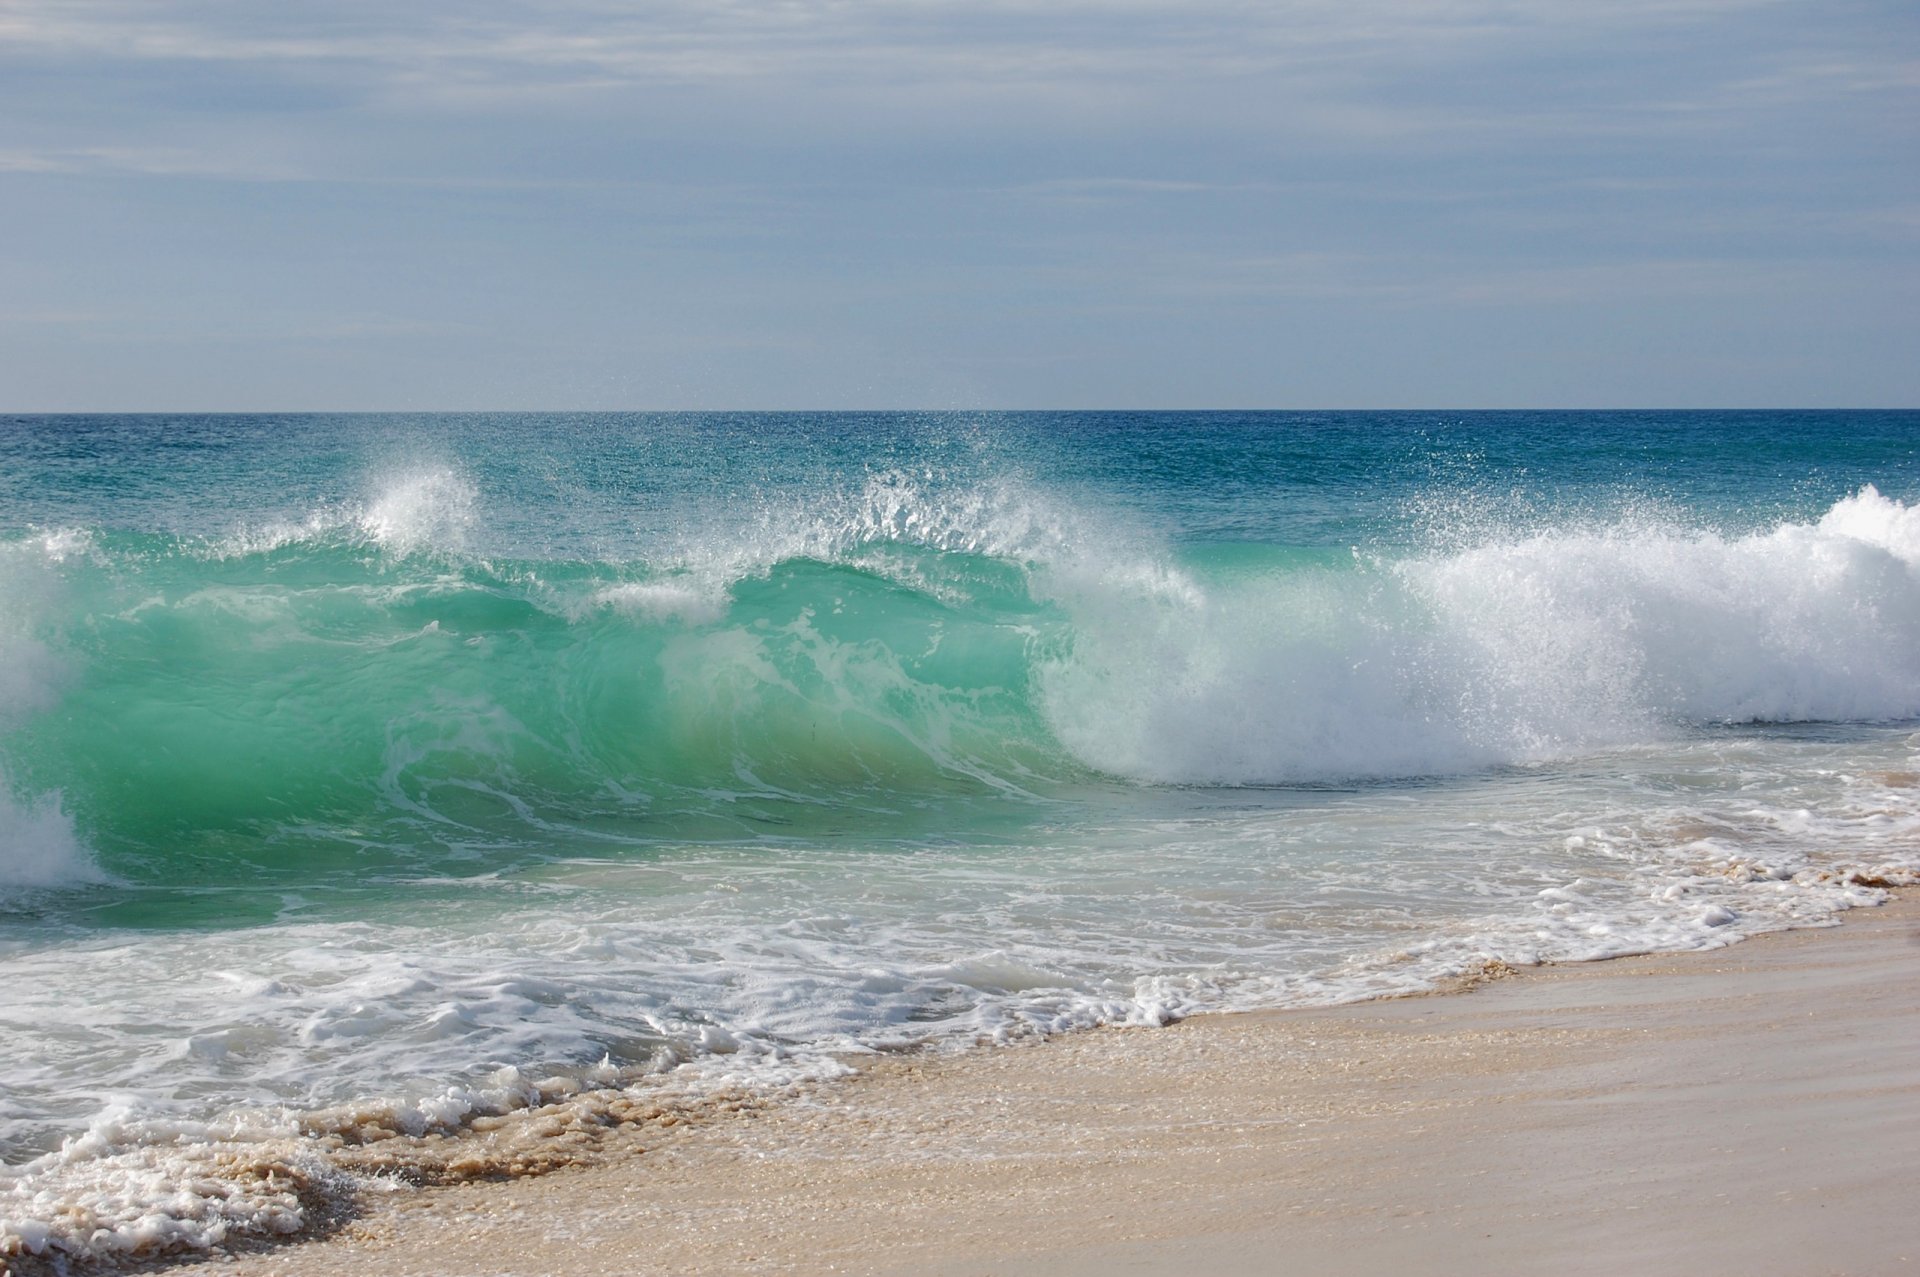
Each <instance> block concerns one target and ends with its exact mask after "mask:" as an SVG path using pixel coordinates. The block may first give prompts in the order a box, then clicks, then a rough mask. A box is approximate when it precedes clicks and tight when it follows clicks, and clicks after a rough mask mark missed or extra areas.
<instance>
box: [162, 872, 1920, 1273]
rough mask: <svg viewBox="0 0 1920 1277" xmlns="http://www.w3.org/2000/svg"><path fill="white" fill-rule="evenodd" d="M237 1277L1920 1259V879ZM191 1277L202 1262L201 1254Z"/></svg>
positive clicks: (569, 1183) (492, 1210)
mask: <svg viewBox="0 0 1920 1277" xmlns="http://www.w3.org/2000/svg"><path fill="white" fill-rule="evenodd" d="M634 1139H635V1140H636V1141H639V1142H644V1143H646V1144H647V1145H649V1146H650V1147H648V1149H647V1150H646V1151H645V1152H644V1153H642V1152H639V1151H637V1147H635V1148H628V1149H626V1150H624V1151H615V1152H613V1153H611V1154H610V1155H609V1156H607V1157H606V1158H605V1159H604V1160H602V1161H601V1162H599V1163H598V1164H596V1165H590V1166H586V1167H581V1168H575V1169H569V1170H563V1171H558V1172H555V1173H553V1174H550V1175H546V1176H542V1177H539V1178H532V1179H520V1180H513V1181H508V1182H500V1183H475V1184H465V1185H458V1186H453V1187H447V1188H435V1189H418V1190H412V1189H408V1190H399V1191H396V1192H394V1193H392V1194H390V1195H388V1196H386V1197H385V1198H383V1199H382V1200H380V1201H378V1202H376V1203H374V1204H372V1205H371V1206H370V1208H369V1210H368V1212H367V1214H366V1215H365V1216H364V1217H362V1218H361V1219H359V1220H356V1221H354V1222H352V1223H350V1224H348V1225H347V1226H345V1227H344V1228H342V1229H341V1230H339V1231H338V1232H336V1233H335V1234H333V1235H332V1236H331V1237H328V1238H326V1239H323V1240H319V1241H315V1242H310V1243H306V1244H295V1245H288V1246H282V1247H277V1248H274V1249H272V1250H269V1251H265V1252H262V1253H258V1254H254V1255H250V1256H245V1257H242V1258H238V1259H232V1260H224V1259H216V1260H215V1261H213V1264H214V1266H216V1267H217V1268H218V1269H219V1270H220V1271H221V1272H222V1273H229V1274H246V1275H248V1277H255V1275H259V1274H267V1273H278V1274H285V1275H286V1277H296V1275H305V1274H338V1273H382V1274H447V1275H450V1277H451V1275H455V1274H460V1275H472V1277H481V1275H486V1277H504V1275H507V1274H516V1275H517V1274H528V1275H532V1274H589V1273H592V1274H601V1273H604V1274H655V1273H659V1274H667V1273H673V1274H692V1273H715V1274H719V1273H752V1272H768V1273H874V1274H880V1273H887V1274H943V1275H954V1277H958V1275H961V1274H1009V1275H1011V1274H1064V1275H1067V1277H1075V1275H1078V1274H1087V1275H1089V1277H1091V1275H1092V1274H1096V1273H1099V1274H1110V1273H1119V1274H1147V1273H1166V1274H1174V1273H1181V1274H1185V1273H1207V1274H1210V1275H1212V1277H1230V1275H1232V1274H1256V1273H1257V1274H1273V1273H1292V1272H1299V1273H1314V1274H1376V1273H1377V1274H1408V1273H1420V1274H1433V1275H1442V1277H1444V1275H1446V1274H1475V1275H1485V1274H1508V1273H1511V1274H1535V1273H1556V1274H1601V1273H1605V1274H1640V1275H1643V1277H1644V1275H1659V1274H1688V1275H1689V1277H1693V1275H1714V1274H1726V1275H1727V1277H1735V1275H1738V1277H1764V1275H1767V1274H1793V1275H1795V1277H1799V1275H1804V1274H1858V1275H1861V1277H1867V1275H1878V1274H1889V1273H1900V1272H1920V1220H1917V1219H1916V1212H1915V1209H1914V1197H1913V1193H1914V1185H1915V1183H1916V1176H1920V901H1917V900H1916V899H1915V898H1914V895H1913V893H1911V892H1909V893H1908V897H1907V898H1906V899H1904V900H1895V901H1893V902H1892V903H1890V904H1888V905H1887V906H1885V907H1882V908H1878V909H1865V910H1856V911H1854V912H1853V913H1851V914H1849V915H1848V916H1847V920H1846V922H1845V925H1843V926H1842V927H1839V928H1837V929H1827V930H1820V931H1800V932H1792V933H1786V934H1782V935H1774V936H1766V937H1762V938H1760V939H1758V940H1754V941H1750V942H1748V943H1745V944H1741V945H1737V946H1734V947H1731V948H1728V949H1724V950H1719V951H1716V952H1713V953H1707V954H1684V955H1677V956H1671V957H1649V958H1630V959H1622V960H1618V961H1614V962H1606V963H1594V964H1585V965H1579V966H1569V967H1556V968H1546V969H1541V970H1535V971H1527V972H1522V973H1519V974H1517V975H1514V976H1512V977H1510V978H1503V979H1498V980H1494V981H1491V982H1489V983H1486V984H1483V985H1481V986H1480V987H1478V988H1476V989H1474V990H1472V991H1471V992H1469V993H1464V994H1442V995H1435V996H1430V997H1420V998H1409V999H1404V1000H1399V1001H1391V1002H1375V1003H1368V1004H1363V1005H1359V1006H1352V1007H1345V1008H1337V1009H1333V1010H1325V1011H1294V1012H1275V1013H1264V1014H1251V1015H1222V1016H1208V1017H1199V1018H1195V1019H1193V1020H1190V1021H1187V1022H1186V1023H1184V1024H1179V1025H1175V1026H1173V1027H1171V1028H1166V1029H1128V1030H1106V1031H1099V1032H1092V1033H1083V1034H1077V1035H1072V1036H1068V1037H1065V1038H1060V1039H1056V1040H1053V1041H1049V1042H1045V1043H1040V1044H1036V1045H1032V1046H1025V1047H1012V1048H1005V1049H1001V1050H990V1051H977V1052H973V1053H970V1054H967V1055H963V1056H959V1057H945V1058H932V1059H919V1058H915V1059H906V1060H893V1061H887V1062H884V1063H882V1064H880V1065H878V1066H877V1067H875V1068H873V1069H871V1070H869V1072H868V1073H867V1074H866V1075H864V1076H863V1077H861V1078H858V1079H855V1080H853V1081H850V1082H845V1083H840V1084H836V1085H831V1086H826V1087H823V1088H820V1089H818V1090H816V1091H814V1092H812V1093H811V1094H809V1095H807V1096H805V1097H803V1098H801V1099H799V1100H797V1101H794V1102H791V1103H787V1104H782V1105H779V1106H776V1107H774V1108H772V1109H768V1110H764V1111H761V1112H759V1113H756V1114H745V1115H735V1116H732V1117H729V1118H727V1119H724V1120H720V1121H716V1122H711V1123H706V1124H702V1125H697V1126H694V1127H691V1128H687V1129H684V1130H680V1131H677V1132H672V1133H669V1134H668V1136H667V1138H665V1139H664V1141H663V1140H662V1139H661V1133H660V1132H658V1131H657V1130H656V1131H652V1132H641V1133H637V1134H636V1135H635V1136H634ZM186 1271H189V1272H192V1271H205V1269H204V1268H199V1269H196V1268H195V1266H192V1265H189V1266H188V1268H187V1270H186Z"/></svg>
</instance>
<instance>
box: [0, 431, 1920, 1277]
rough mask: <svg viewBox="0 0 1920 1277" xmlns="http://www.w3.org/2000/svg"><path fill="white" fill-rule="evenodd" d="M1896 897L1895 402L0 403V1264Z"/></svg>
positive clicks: (1901, 728)
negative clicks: (612, 1135) (920, 1051)
mask: <svg viewBox="0 0 1920 1277" xmlns="http://www.w3.org/2000/svg"><path fill="white" fill-rule="evenodd" d="M1916 871H1920V413H1911V412H1879V413H1867V412H1861V413H1611V414H1607V413H1585V414H1582V413H1561V414H1553V413H1486V414H1458V413H1455V414H1438V413H1429V414H1419V413H1396V414H1363V413H1354V414H1289V413H1248V414H1180V413H1163V414H1127V413H1077V414H1014V415H1003V416H969V415H965V414H931V415H927V414H917V415H916V414H800V413H795V414H766V415H743V416H725V415H690V416H676V415H587V416H565V415H541V414H498V415H483V416H472V417H459V416H414V417H396V416H347V417H313V416H308V417H249V416H226V417H23V418H5V419H0V990H3V991H0V1038H4V1040H5V1041H6V1042H7V1044H8V1050H7V1052H6V1053H5V1057H4V1059H0V1070H3V1072H0V1257H4V1256H12V1257H15V1258H19V1257H38V1258H39V1260H44V1261H48V1262H52V1261H55V1260H60V1259H63V1258H71V1257H84V1258H113V1257H125V1256H146V1255H151V1254H157V1253H164V1252H168V1251H176V1250H177V1251H192V1250H200V1249H206V1248H209V1247H214V1246H218V1245H221V1244H223V1243H225V1242H228V1241H231V1240H236V1239H240V1238H244V1237H254V1236H271V1235H277V1234H282V1233H290V1232H297V1231H298V1230H300V1229H301V1228H303V1227H305V1226H307V1224H308V1223H310V1222H311V1220H312V1219H313V1218H315V1215H316V1212H323V1211H324V1210H326V1209H327V1208H328V1204H329V1203H337V1202H338V1201H342V1200H345V1199H346V1198H348V1197H350V1196H351V1195H352V1194H354V1193H356V1192H366V1191H371V1190H372V1189H373V1188H377V1187H378V1186H380V1185H382V1184H388V1183H391V1182H392V1180H393V1178H394V1177H395V1176H399V1177H401V1178H407V1177H409V1175H411V1176H412V1177H415V1178H420V1177H424V1176H427V1175H428V1174H429V1173H431V1174H442V1173H444V1172H445V1163H446V1158H445V1155H444V1145H445V1141H444V1140H442V1141H439V1142H436V1141H435V1138H434V1137H436V1136H441V1137H450V1136H458V1135H460V1134H461V1133H463V1132H468V1131H471V1130H472V1129H474V1127H475V1124H476V1123H479V1124H480V1125H481V1126H482V1127H486V1126H488V1124H490V1123H496V1122H498V1121H500V1120H504V1117H507V1116H511V1115H513V1114H515V1113H520V1112H523V1111H525V1110H528V1109H529V1108H532V1107H537V1106H543V1105H545V1106H560V1107H564V1106H566V1105H568V1104H574V1105H579V1104H587V1103H589V1102H590V1103H591V1104H592V1105H596V1106H597V1107H595V1108H594V1109H593V1112H594V1113H596V1114H600V1115H602V1116H604V1114H605V1113H606V1112H608V1111H609V1109H608V1105H609V1104H610V1103H612V1102H613V1099H612V1098H610V1097H613V1098H617V1099H619V1100H620V1102H622V1103H627V1104H646V1105H652V1106H653V1107H654V1108H655V1109H657V1108H658V1106H659V1105H661V1104H671V1105H698V1104H701V1103H718V1102H728V1103H737V1102H740V1100H741V1097H743V1096H745V1097H754V1096H772V1095H777V1094H779V1093H781V1088H784V1087H790V1086H792V1085H794V1084H797V1083H803V1082H812V1081H819V1080H826V1079H831V1078H834V1077H837V1076H840V1075H842V1074H844V1073H845V1072H847V1071H848V1070H850V1069H853V1068H857V1067H858V1064H859V1061H860V1060H861V1059H862V1058H864V1057H868V1056H871V1055H872V1054H874V1053H876V1052H882V1051H890V1050H896V1049H906V1048H927V1049H963V1048H969V1047H978V1046H981V1045H982V1044H991V1043H996V1042H1007V1041H1011V1040H1016V1039H1020V1038H1024V1037H1029V1036H1033V1035H1041V1034H1048V1033H1057V1032H1062V1031H1067V1030H1072V1029H1077V1028H1085V1027H1092V1026H1096V1025H1102V1024H1148V1025H1151V1024H1163V1023H1166V1022H1168V1021H1171V1020H1173V1019H1177V1018H1180V1017H1182V1016H1186V1015H1190V1014H1194V1013H1197V1012H1203V1011H1210V1010H1229V1009H1241V1008H1253V1007H1271V1006H1283V1005H1305V1004H1324V1003H1332V1002H1339V1001H1348V1000H1353V999H1359V998H1367V997H1378V996H1387V995H1393V994H1398V993H1405V992H1412V991H1417V990H1423V989H1431V988H1435V987H1439V986H1442V985H1444V984H1446V983H1447V982H1449V981H1453V980H1457V979H1460V978H1462V977H1472V976H1474V975H1475V974H1476V973H1480V972H1484V971H1486V970H1489V969H1497V968H1498V967H1499V966H1500V965H1502V964H1505V965H1524V964H1532V963H1539V962H1547V961H1577V960H1590V959H1600V958H1606V957H1612V956H1617V955H1622V954H1628V953H1640V952H1648V951H1658V950H1684V949H1698V948H1709V947H1715V946H1719V945H1724V944H1727V943H1731V942H1733V941H1736V940H1738V939H1741V938H1743V937H1746V936H1750V935H1753V934H1756V933H1759V932H1763V931H1768V930H1776V929H1779V928H1783V927H1792V926H1810V925H1823V924H1827V923H1830V922H1831V921H1832V920H1833V919H1834V918H1835V917H1836V916H1837V915H1838V914H1839V913H1840V912H1842V911H1844V910H1846V909H1849V908H1853V907H1856V906H1860V905H1869V904H1873V903H1876V902H1877V901H1878V900H1880V899H1881V898H1882V897H1883V895H1884V891H1885V889H1886V887H1887V886H1889V885H1893V884H1898V883H1903V882H1911V881H1914V880H1915V873H1916ZM596 1120H599V1119H598V1118H596ZM528 1138H529V1139H532V1138H534V1137H533V1136H531V1135H530V1136H529V1137H528ZM370 1149H371V1150H375V1151H374V1152H373V1153H370V1152H369V1150H370ZM523 1153H524V1150H523ZM435 1159H438V1160H435ZM523 1160H524V1161H525V1164H526V1165H527V1166H528V1167H537V1166H538V1165H540V1164H541V1159H540V1157H539V1156H538V1155H532V1154H528V1155H526V1156H525V1157H524V1158H523ZM409 1168H412V1169H411V1170H409ZM422 1168H430V1169H422ZM491 1169H492V1170H498V1169H499V1167H498V1166H493V1167H492V1168H491ZM35 1262H38V1261H35Z"/></svg>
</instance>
